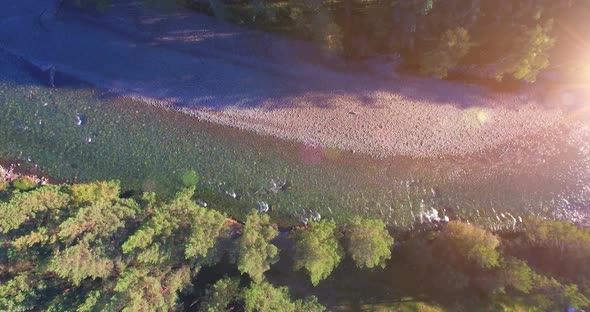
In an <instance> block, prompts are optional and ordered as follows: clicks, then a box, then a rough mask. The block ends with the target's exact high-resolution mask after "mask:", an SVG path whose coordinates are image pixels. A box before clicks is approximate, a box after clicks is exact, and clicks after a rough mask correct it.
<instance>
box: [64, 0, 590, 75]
mask: <svg viewBox="0 0 590 312" xmlns="http://www.w3.org/2000/svg"><path fill="white" fill-rule="evenodd" d="M64 1H65V2H68V1H70V0H64ZM72 1H74V2H75V3H77V4H78V5H82V6H84V7H88V8H99V10H106V9H107V8H108V5H109V3H110V2H111V1H112V0H72ZM145 1H146V2H147V3H148V4H150V5H152V6H154V7H157V8H164V9H165V8H166V7H170V5H176V4H178V3H181V4H183V5H185V6H187V7H190V8H193V9H195V10H198V11H201V12H205V13H207V14H210V15H213V16H216V17H217V18H220V19H222V20H225V21H229V22H233V23H237V24H241V25H245V26H250V27H254V28H257V29H261V30H264V31H271V32H278V33H282V34H288V35H290V36H293V37H295V38H301V39H305V40H312V41H315V42H318V43H320V44H322V45H323V46H325V47H326V48H328V49H330V50H332V51H336V53H338V54H341V55H343V56H344V57H345V58H346V59H347V60H350V61H358V60H362V59H366V58H368V57H372V56H386V57H388V58H389V59H392V60H396V61H400V62H401V63H402V65H403V66H401V68H402V69H406V70H410V71H413V72H420V73H422V74H425V75H429V76H433V77H437V78H457V79H479V80H492V81H495V80H505V81H509V82H519V81H522V82H528V83H532V82H535V81H536V79H537V77H538V76H539V74H540V73H541V72H543V71H545V72H547V73H548V74H547V75H546V76H547V77H548V79H550V80H551V79H557V78H556V77H559V78H563V77H568V78H569V79H572V78H574V79H580V78H581V77H586V78H587V77H588V75H590V69H589V66H590V65H589V64H590V54H588V52H587V51H588V47H589V43H588V39H587V38H590V26H588V23H586V21H588V20H589V19H590V2H588V1H585V0H567V1H549V0H517V1H514V0H444V1H443V0H291V1H284V0H232V1H230V0H227V1H224V0H173V1H172V0H145ZM555 46H559V47H560V48H559V49H552V48H553V47H555ZM285 57H288V56H285ZM392 70H393V69H392ZM551 77H553V78H551Z"/></svg>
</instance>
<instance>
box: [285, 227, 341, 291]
mask: <svg viewBox="0 0 590 312" xmlns="http://www.w3.org/2000/svg"><path fill="white" fill-rule="evenodd" d="M343 256H344V250H343V248H342V246H340V243H339V241H338V237H337V233H336V223H334V221H322V222H317V223H311V226H310V227H309V228H308V229H306V230H304V231H301V232H300V233H299V234H298V235H297V241H296V243H295V270H300V269H304V270H305V271H306V272H307V274H309V276H310V278H311V283H312V284H313V285H314V286H316V285H317V284H318V283H319V282H320V281H321V280H323V279H325V278H326V277H328V276H329V275H330V273H332V271H333V270H334V269H335V268H336V267H337V266H338V264H339V263H340V261H341V260H342V257H343Z"/></svg>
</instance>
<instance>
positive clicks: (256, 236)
mask: <svg viewBox="0 0 590 312" xmlns="http://www.w3.org/2000/svg"><path fill="white" fill-rule="evenodd" d="M277 235H278V231H277V228H276V226H275V225H273V224H271V223H270V217H269V216H268V215H266V214H264V215H261V214H258V213H256V212H255V211H254V212H252V213H250V214H249V215H248V217H247V218H246V225H245V226H244V231H243V234H242V237H240V239H239V241H238V252H239V254H238V269H239V270H240V272H242V273H247V274H248V275H249V276H250V278H252V280H253V281H255V282H257V283H259V282H261V281H262V280H263V279H264V272H266V271H268V270H269V269H270V266H271V265H272V264H274V263H276V262H277V261H278V260H279V249H278V248H277V247H276V246H274V245H273V244H272V243H271V241H272V240H273V239H274V238H275V237H276V236H277Z"/></svg>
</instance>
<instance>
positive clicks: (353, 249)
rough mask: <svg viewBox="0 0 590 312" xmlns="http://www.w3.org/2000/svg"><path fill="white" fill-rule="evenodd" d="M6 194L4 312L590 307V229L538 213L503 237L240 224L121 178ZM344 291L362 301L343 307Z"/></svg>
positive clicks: (444, 227) (22, 184) (362, 224)
mask: <svg viewBox="0 0 590 312" xmlns="http://www.w3.org/2000/svg"><path fill="white" fill-rule="evenodd" d="M189 183H190V181H189ZM189 183H187V184H189ZM0 190H1V200H0V240H1V244H2V245H1V246H2V247H1V248H0V282H1V284H0V310H3V311H41V310H43V311H66V310H67V311H171V310H175V311H259V312H265V311H306V312H308V311H327V310H341V311H347V310H362V311H565V310H567V309H568V308H569V309H577V308H588V307H590V299H589V298H590V267H588V265H587V260H588V259H590V230H588V229H586V228H580V227H577V226H575V225H573V224H570V223H568V222H565V221H551V220H541V219H535V218H532V217H531V218H527V220H526V221H525V225H526V229H525V230H522V231H511V232H502V233H492V232H490V231H488V230H486V229H484V228H480V227H478V226H477V225H474V224H469V223H468V222H461V221H454V220H451V221H450V222H441V223H432V224H423V225H421V227H417V228H415V229H414V230H413V231H402V230H399V229H394V228H390V227H388V226H386V225H385V224H384V223H383V222H382V221H380V220H376V219H367V218H363V217H360V216H357V217H353V218H351V219H350V220H348V222H345V223H342V224H336V223H335V222H333V221H331V220H319V221H311V222H309V223H308V224H307V225H300V226H295V227H293V228H290V229H282V230H281V231H279V228H278V227H277V226H276V225H275V224H274V223H273V222H272V220H271V219H270V218H269V216H268V215H267V214H264V213H259V212H257V211H256V210H253V211H252V213H250V214H249V215H248V217H247V218H246V220H244V222H239V221H237V220H234V219H231V218H229V217H228V216H226V215H225V214H224V213H222V212H219V211H216V210H213V209H209V208H205V207H202V206H200V205H199V204H197V203H196V199H195V198H194V193H195V187H194V186H191V185H187V186H186V187H185V188H182V189H180V190H179V191H178V193H177V194H176V196H174V197H173V198H170V199H160V198H159V197H158V196H157V195H156V194H154V193H143V194H135V195H133V194H132V195H129V194H121V186H120V183H119V182H117V181H109V182H92V183H82V184H73V185H68V184H60V185H51V184H46V185H43V186H40V185H38V184H37V183H35V182H33V181H31V180H30V179H29V178H27V177H20V178H18V179H15V180H13V181H12V182H10V183H6V182H4V183H2V184H1V185H0ZM394 236H395V240H394ZM287 271H290V272H287ZM297 281H299V282H297ZM322 284H324V285H322ZM326 285H327V287H325V286H326ZM355 285H356V286H355ZM358 285H372V286H371V287H368V288H369V289H364V290H362V289H360V288H361V287H362V286H358ZM330 287H339V288H338V289H337V291H338V292H341V293H340V297H344V298H346V297H350V298H352V299H354V300H352V301H346V300H345V301H343V302H334V300H333V299H331V298H330V296H329V295H328V293H329V288H330ZM347 291H348V292H347ZM568 311H569V310H568Z"/></svg>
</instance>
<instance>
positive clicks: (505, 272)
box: [500, 258, 537, 294]
mask: <svg viewBox="0 0 590 312" xmlns="http://www.w3.org/2000/svg"><path fill="white" fill-rule="evenodd" d="M500 278H501V280H502V282H503V283H504V284H505V285H506V286H510V287H512V288H514V289H516V290H518V291H520V292H522V293H525V294H528V293H529V292H530V291H531V289H533V286H534V282H535V279H536V278H537V275H536V274H535V272H534V271H533V270H532V269H531V268H530V267H529V266H528V265H527V264H526V262H524V261H522V260H519V259H516V258H508V259H506V260H505V261H504V262H503V263H502V266H501V271H500Z"/></svg>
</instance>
